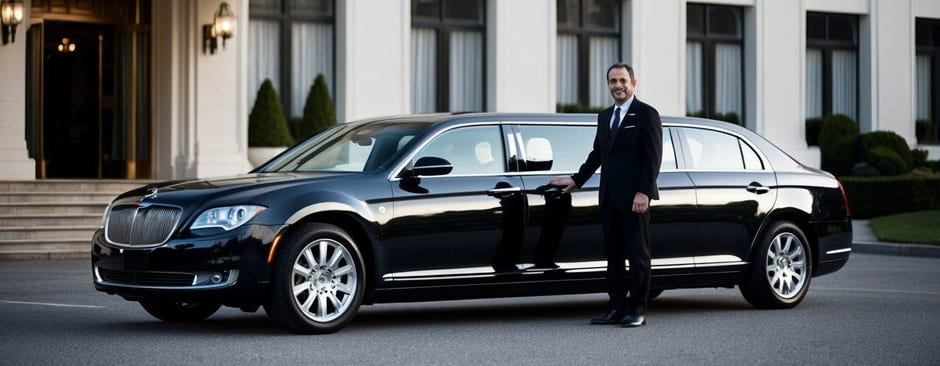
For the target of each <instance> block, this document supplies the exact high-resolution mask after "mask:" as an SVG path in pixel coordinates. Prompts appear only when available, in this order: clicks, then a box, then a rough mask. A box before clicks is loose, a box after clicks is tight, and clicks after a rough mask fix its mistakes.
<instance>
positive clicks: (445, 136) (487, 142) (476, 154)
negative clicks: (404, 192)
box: [412, 126, 505, 175]
mask: <svg viewBox="0 0 940 366" xmlns="http://www.w3.org/2000/svg"><path fill="white" fill-rule="evenodd" d="M426 156H433V157H437V158H443V159H446V160H447V161H449V162H450V163H451V165H453V167H454V169H453V170H452V171H451V172H450V174H449V175H455V174H496V173H502V172H504V171H505V162H504V160H505V159H504V158H503V157H504V156H505V155H504V154H503V140H502V136H501V133H500V130H499V126H476V127H464V128H458V129H455V130H450V131H447V132H444V133H442V134H441V135H440V136H437V137H436V138H435V139H434V140H433V141H431V143H429V144H427V145H426V146H425V147H424V148H423V149H421V151H420V152H418V154H417V155H415V157H414V158H413V159H412V161H413V162H414V161H418V159H421V158H423V157H426Z"/></svg>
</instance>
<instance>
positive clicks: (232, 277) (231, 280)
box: [95, 266, 238, 291]
mask: <svg viewBox="0 0 940 366" xmlns="http://www.w3.org/2000/svg"><path fill="white" fill-rule="evenodd" d="M193 277H198V276H193ZM194 281H195V280H194ZM237 281H238V270H237V269H232V270H229V273H228V279H226V280H225V282H223V283H218V284H211V285H199V286H146V285H130V284H126V283H117V282H108V281H105V280H102V279H101V274H99V273H98V266H95V283H97V284H99V285H103V286H111V287H124V288H136V289H145V290H183V291H196V290H214V289H220V288H225V287H230V286H232V285H234V284H235V282H237Z"/></svg>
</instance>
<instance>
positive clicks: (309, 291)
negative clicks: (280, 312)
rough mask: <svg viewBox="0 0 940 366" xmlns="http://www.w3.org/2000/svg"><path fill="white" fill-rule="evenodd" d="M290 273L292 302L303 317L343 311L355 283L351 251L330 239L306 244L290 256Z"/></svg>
mask: <svg viewBox="0 0 940 366" xmlns="http://www.w3.org/2000/svg"><path fill="white" fill-rule="evenodd" d="M291 277H292V278H293V282H292V283H293V287H292V290H291V293H292V295H293V296H292V298H293V300H294V304H295V305H297V307H298V308H300V310H301V311H302V312H303V314H304V315H305V316H306V317H308V318H310V319H312V320H313V321H315V322H320V323H325V322H329V321H331V320H334V319H336V318H338V317H340V316H341V315H343V314H344V313H345V312H346V310H348V309H349V307H350V305H351V304H352V302H353V297H354V295H355V293H356V286H358V272H357V270H356V265H355V262H353V259H352V254H351V253H350V252H349V250H347V249H346V247H344V246H343V245H342V244H340V243H339V242H337V241H335V240H333V239H317V240H314V241H313V242H311V243H309V244H307V245H306V246H305V247H304V248H303V250H301V252H300V255H298V256H297V258H296V259H295V260H294V267H293V271H292V276H291Z"/></svg>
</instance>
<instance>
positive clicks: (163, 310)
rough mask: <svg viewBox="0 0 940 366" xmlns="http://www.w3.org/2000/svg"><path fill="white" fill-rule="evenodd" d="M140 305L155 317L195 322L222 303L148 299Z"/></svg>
mask: <svg viewBox="0 0 940 366" xmlns="http://www.w3.org/2000/svg"><path fill="white" fill-rule="evenodd" d="M140 305H141V306H143V307H144V310H147V312H148V313H150V315H153V316H154V317H155V318H157V319H160V320H163V321H167V322H197V321H200V320H203V319H205V318H208V317H209V316H210V315H212V314H215V312H216V311H218V310H219V307H221V306H222V305H220V304H214V303H206V302H182V301H150V300H143V301H141V302H140Z"/></svg>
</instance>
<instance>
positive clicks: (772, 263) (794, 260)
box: [765, 232, 807, 299]
mask: <svg viewBox="0 0 940 366" xmlns="http://www.w3.org/2000/svg"><path fill="white" fill-rule="evenodd" d="M765 268H766V271H765V273H766V275H767V281H768V283H769V284H770V287H771V289H772V290H773V292H774V294H776V295H777V296H779V297H781V298H784V299H791V298H793V297H795V296H797V295H798V294H799V293H800V291H801V290H802V289H803V286H804V284H805V283H806V277H807V273H806V252H805V249H804V247H803V242H802V241H801V240H800V239H799V237H797V236H796V235H794V234H793V233H789V232H783V233H780V234H777V236H775V237H774V239H773V241H771V243H770V246H769V247H768V248H767V256H766V261H765Z"/></svg>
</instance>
